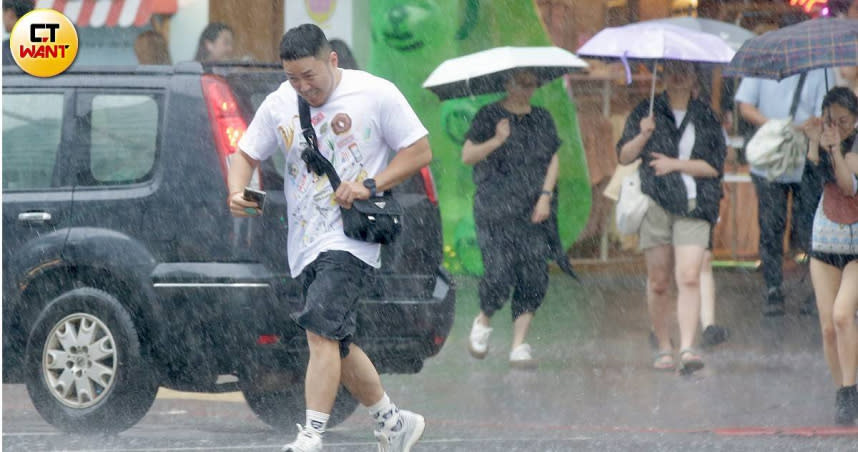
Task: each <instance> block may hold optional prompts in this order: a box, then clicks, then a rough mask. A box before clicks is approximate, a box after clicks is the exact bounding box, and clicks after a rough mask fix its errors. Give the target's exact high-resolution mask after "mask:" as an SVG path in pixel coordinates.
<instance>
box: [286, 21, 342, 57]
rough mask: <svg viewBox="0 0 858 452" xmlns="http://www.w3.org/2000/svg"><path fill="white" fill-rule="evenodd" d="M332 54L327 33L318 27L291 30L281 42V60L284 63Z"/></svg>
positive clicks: (309, 26)
mask: <svg viewBox="0 0 858 452" xmlns="http://www.w3.org/2000/svg"><path fill="white" fill-rule="evenodd" d="M330 52H331V44H330V43H329V42H328V38H326V37H325V32H323V31H322V29H321V28H319V27H318V26H317V25H314V24H303V25H298V26H297V27H295V28H291V29H289V31H287V32H286V33H285V34H284V35H283V39H281V40H280V59H281V60H283V61H292V60H300V59H301V58H306V57H314V58H320V57H324V56H325V55H326V54H328V53H330Z"/></svg>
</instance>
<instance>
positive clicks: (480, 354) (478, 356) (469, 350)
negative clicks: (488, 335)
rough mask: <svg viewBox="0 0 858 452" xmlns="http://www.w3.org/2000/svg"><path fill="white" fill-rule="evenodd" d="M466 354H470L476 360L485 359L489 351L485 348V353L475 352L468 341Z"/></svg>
mask: <svg viewBox="0 0 858 452" xmlns="http://www.w3.org/2000/svg"><path fill="white" fill-rule="evenodd" d="M468 353H470V354H471V356H473V357H474V358H477V359H483V358H485V357H486V355H488V354H489V349H488V347H487V348H486V349H485V351H482V352H480V351H477V350H475V349H474V347H473V345H471V341H470V340H468Z"/></svg>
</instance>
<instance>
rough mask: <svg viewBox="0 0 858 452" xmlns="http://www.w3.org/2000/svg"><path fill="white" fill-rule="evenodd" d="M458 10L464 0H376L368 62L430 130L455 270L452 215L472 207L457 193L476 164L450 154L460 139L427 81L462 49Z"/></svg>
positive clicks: (447, 244) (448, 261)
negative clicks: (450, 131)
mask: <svg viewBox="0 0 858 452" xmlns="http://www.w3.org/2000/svg"><path fill="white" fill-rule="evenodd" d="M458 10H459V0H410V1H402V0H371V2H370V20H371V29H372V44H371V45H372V47H371V49H370V58H369V66H368V71H369V72H371V73H373V74H375V75H378V76H379V77H383V78H386V79H388V80H390V81H392V82H393V83H395V84H396V86H397V87H398V88H399V89H400V90H401V91H402V93H403V94H404V95H405V97H406V98H407V99H408V102H409V103H410V104H411V105H412V107H414V110H415V111H416V112H417V115H418V116H419V117H420V120H421V121H422V122H423V124H424V125H425V126H426V128H427V129H428V130H429V142H430V144H431V146H432V151H433V153H434V155H435V158H434V159H433V161H432V165H431V167H432V173H433V175H434V176H435V186H436V187H437V189H438V197H439V201H440V202H439V203H440V206H441V217H442V222H443V233H444V244H445V247H444V251H445V252H444V254H445V256H446V259H445V261H446V262H445V264H446V265H447V266H448V268H450V270H452V271H454V272H458V271H461V265H459V264H458V262H457V260H456V259H452V260H451V255H453V253H454V251H453V247H452V243H453V234H452V231H453V229H454V228H455V223H451V222H450V218H456V217H457V216H456V214H455V213H456V212H459V211H466V210H467V209H470V206H468V205H467V200H466V199H464V198H463V197H462V196H461V195H456V194H455V190H457V189H458V185H459V182H458V181H459V180H462V179H470V170H469V169H468V168H464V165H462V163H461V159H457V160H453V159H451V158H450V156H452V155H453V154H454V153H455V152H456V151H455V148H456V147H457V146H460V145H458V144H456V143H455V142H454V141H452V140H451V139H450V138H449V137H448V136H447V134H446V133H445V132H444V127H443V126H442V124H441V117H442V115H441V107H442V106H441V104H440V103H439V102H438V98H437V97H436V96H435V95H434V94H432V92H430V91H429V90H426V89H424V88H422V85H423V82H424V81H425V80H426V78H427V77H429V74H430V73H431V72H432V70H433V69H435V67H436V66H437V65H438V64H440V63H441V62H442V61H444V60H447V59H449V58H453V57H455V56H457V55H458V54H459V53H458V52H459V50H458V47H457V46H456V45H455V44H454V41H455V38H454V36H455V35H456V31H457V29H458V28H459V26H460V23H459V22H460V19H459V17H460V15H459V13H458ZM462 133H464V132H462ZM451 215H452V216H451Z"/></svg>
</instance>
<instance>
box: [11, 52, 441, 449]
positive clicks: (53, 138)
mask: <svg viewBox="0 0 858 452" xmlns="http://www.w3.org/2000/svg"><path fill="white" fill-rule="evenodd" d="M284 79H285V78H284V75H283V74H282V70H281V69H280V68H279V66H275V65H268V66H264V65H232V66H226V65H225V66H214V67H210V66H205V67H204V66H202V65H200V64H199V63H182V64H178V65H176V66H171V67H157V66H152V67H129V68H115V67H113V68H77V69H72V70H70V71H68V72H66V73H64V74H62V75H60V76H57V77H54V78H48V79H40V78H35V77H31V76H29V75H27V74H24V73H23V72H21V71H20V70H18V69H17V68H15V67H5V68H4V72H3V149H2V154H3V157H2V158H3V162H2V163H3V382H4V383H20V382H25V383H26V384H27V389H28V391H29V393H30V396H31V398H32V401H33V404H34V405H35V407H36V409H37V410H38V411H39V413H40V414H41V415H42V416H43V417H44V418H45V419H46V420H47V421H48V422H50V423H51V424H53V425H55V426H56V427H58V428H60V429H62V430H66V431H75V432H81V431H97V432H116V431H120V430H123V429H126V428H128V427H130V426H132V425H134V424H135V423H136V422H137V421H138V420H140V418H141V417H143V416H144V415H145V414H146V412H147V411H148V409H149V407H150V406H151V404H152V402H153V400H154V398H155V394H156V392H157V389H158V387H159V386H165V387H168V388H173V389H177V390H183V391H199V392H223V391H234V390H241V391H242V392H243V393H244V396H245V398H246V400H247V402H248V404H249V405H250V407H251V408H252V409H253V411H254V412H255V413H256V414H257V415H258V416H259V417H260V418H261V419H262V420H264V421H265V422H267V423H269V424H271V425H274V426H291V425H293V424H294V423H296V422H300V421H301V419H303V416H304V410H303V404H304V396H303V386H304V370H305V368H306V363H307V358H308V355H307V351H306V350H307V349H306V340H305V336H304V333H303V331H302V330H300V329H299V328H298V327H297V326H296V325H295V324H294V322H293V321H292V320H291V319H290V317H289V314H290V313H291V312H293V311H295V310H297V309H298V308H299V306H300V293H301V289H300V287H299V285H298V284H297V282H296V281H294V280H293V279H292V278H290V277H289V269H288V264H287V260H286V256H285V250H286V202H285V197H284V195H283V193H282V187H283V177H282V160H280V161H278V159H270V160H269V161H266V162H263V164H262V165H261V166H260V170H259V171H258V174H257V175H256V176H255V178H254V183H255V184H256V185H258V186H259V187H260V188H262V189H264V190H266V191H267V192H268V199H267V201H266V208H265V212H264V214H263V215H262V216H261V217H259V218H254V219H234V218H232V217H231V216H230V214H229V211H228V209H227V205H226V199H227V187H226V168H227V165H228V160H229V156H230V154H232V153H233V152H235V150H236V143H237V141H238V138H239V137H240V135H241V133H242V132H243V130H244V129H245V127H246V125H247V123H248V122H249V121H250V119H251V118H252V117H253V113H254V111H255V109H256V107H258V105H259V104H260V103H261V102H262V100H263V99H264V98H265V96H266V95H267V94H268V93H269V92H271V91H273V90H274V89H276V87H277V86H279V84H280V83H282V82H283V81H284ZM279 158H280V159H282V157H279ZM394 194H395V195H396V196H397V198H398V200H399V201H400V202H401V203H402V205H403V206H404V207H405V208H406V216H405V217H404V226H403V232H402V235H400V237H399V238H398V239H397V241H396V242H395V243H394V244H391V245H387V246H385V247H384V248H383V251H382V262H383V267H382V269H381V270H379V271H377V272H376V273H375V274H374V276H373V281H372V282H371V284H370V286H371V290H369V291H368V292H367V293H366V294H365V296H364V297H363V299H362V305H361V307H360V311H359V315H358V323H359V325H358V334H359V336H358V337H357V338H356V340H355V341H356V342H357V343H358V344H360V345H361V346H362V347H363V349H364V350H365V351H366V352H367V354H368V355H369V356H370V357H371V358H372V359H373V361H374V363H375V364H376V366H377V368H378V370H379V372H382V373H413V372H418V371H419V370H420V369H421V367H422V365H423V361H424V360H425V359H426V358H428V357H430V356H433V355H435V354H436V353H438V351H439V350H440V349H441V347H442V346H443V344H444V342H445V340H446V337H447V335H448V333H449V331H450V328H451V326H452V323H453V314H454V304H455V290H454V286H453V283H452V280H451V278H450V276H449V275H448V274H447V273H446V272H445V271H444V270H443V269H442V268H441V261H442V253H443V250H442V240H441V222H440V213H439V209H438V200H437V194H436V191H435V187H434V182H433V179H432V175H431V173H430V171H429V168H424V169H423V170H422V171H421V172H420V173H419V174H417V175H416V176H415V177H413V178H412V179H410V180H408V181H407V182H405V183H403V184H402V185H400V186H399V187H397V188H396V189H395V190H394ZM356 406H357V402H356V400H355V399H354V398H353V397H351V395H350V394H348V392H347V391H345V390H344V389H343V390H341V391H340V394H339V396H338V398H337V402H336V405H335V407H334V412H333V413H332V416H331V422H332V423H337V422H340V421H342V420H343V419H345V418H346V417H347V416H348V415H349V414H351V412H352V411H353V410H354V409H355V407H356Z"/></svg>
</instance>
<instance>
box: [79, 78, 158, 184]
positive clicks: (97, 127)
mask: <svg viewBox="0 0 858 452" xmlns="http://www.w3.org/2000/svg"><path fill="white" fill-rule="evenodd" d="M90 112H91V113H90V115H91V116H90V130H89V133H90V153H89V155H90V163H89V168H90V172H91V174H92V180H91V181H89V182H90V183H93V184H95V185H100V184H122V183H133V182H140V181H142V180H145V179H146V178H147V177H148V175H149V174H150V173H151V172H152V168H153V167H154V164H155V154H156V151H157V141H158V123H159V120H158V102H157V100H156V99H155V98H154V97H153V96H152V95H147V94H96V95H94V96H92V106H91V109H90Z"/></svg>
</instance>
